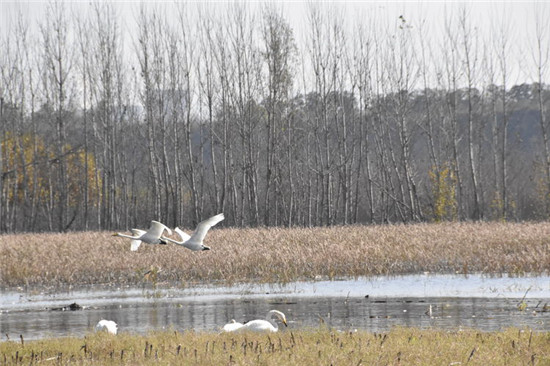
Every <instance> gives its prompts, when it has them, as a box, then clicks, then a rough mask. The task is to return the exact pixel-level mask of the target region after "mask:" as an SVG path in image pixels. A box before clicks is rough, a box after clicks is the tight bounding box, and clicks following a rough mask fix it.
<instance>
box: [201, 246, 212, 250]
mask: <svg viewBox="0 0 550 366" xmlns="http://www.w3.org/2000/svg"><path fill="white" fill-rule="evenodd" d="M202 250H210V247H207V246H206V245H205V246H203V247H202Z"/></svg>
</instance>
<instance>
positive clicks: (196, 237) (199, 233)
mask: <svg viewBox="0 0 550 366" xmlns="http://www.w3.org/2000/svg"><path fill="white" fill-rule="evenodd" d="M224 218H225V217H224V216H223V213H221V214H218V215H216V216H212V217H211V218H209V219H206V220H204V221H202V222H201V223H199V224H198V225H197V228H196V229H195V231H194V232H193V235H191V238H190V239H189V240H190V241H192V242H193V243H202V241H203V240H204V237H205V236H206V233H207V232H208V230H210V228H211V227H212V226H214V225H216V224H217V223H218V222H220V221H222V220H223V219H224Z"/></svg>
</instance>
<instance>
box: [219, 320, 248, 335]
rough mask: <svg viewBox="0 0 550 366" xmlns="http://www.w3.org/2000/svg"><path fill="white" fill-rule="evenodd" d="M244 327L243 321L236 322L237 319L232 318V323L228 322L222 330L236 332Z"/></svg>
mask: <svg viewBox="0 0 550 366" xmlns="http://www.w3.org/2000/svg"><path fill="white" fill-rule="evenodd" d="M242 327H243V323H239V322H236V321H235V319H233V320H231V323H227V324H226V325H224V326H223V328H222V332H235V331H237V330H239V329H241V328H242Z"/></svg>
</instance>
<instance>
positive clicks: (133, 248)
mask: <svg viewBox="0 0 550 366" xmlns="http://www.w3.org/2000/svg"><path fill="white" fill-rule="evenodd" d="M140 245H141V240H137V239H134V240H132V242H131V243H130V250H131V251H132V252H135V251H136V250H138V249H139V246H140Z"/></svg>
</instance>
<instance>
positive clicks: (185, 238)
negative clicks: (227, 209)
mask: <svg viewBox="0 0 550 366" xmlns="http://www.w3.org/2000/svg"><path fill="white" fill-rule="evenodd" d="M223 219H225V217H224V216H223V213H221V214H217V215H216V216H212V217H210V218H208V219H206V220H204V221H201V222H200V223H199V224H198V225H197V228H196V229H195V231H194V232H193V234H192V235H189V234H187V233H185V232H183V231H182V230H181V229H180V228H179V227H177V228H175V229H174V231H175V232H176V233H178V235H179V236H180V238H181V241H177V240H174V239H170V238H166V237H164V236H163V237H162V239H164V240H166V241H169V242H172V243H174V244H178V245H182V246H184V247H186V248H187V249H191V250H210V247H207V246H206V245H203V243H202V241H203V240H204V237H205V236H206V233H207V232H208V230H210V228H211V227H212V226H214V225H216V224H217V223H218V222H220V221H222V220H223Z"/></svg>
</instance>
